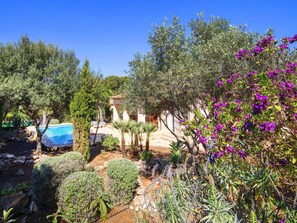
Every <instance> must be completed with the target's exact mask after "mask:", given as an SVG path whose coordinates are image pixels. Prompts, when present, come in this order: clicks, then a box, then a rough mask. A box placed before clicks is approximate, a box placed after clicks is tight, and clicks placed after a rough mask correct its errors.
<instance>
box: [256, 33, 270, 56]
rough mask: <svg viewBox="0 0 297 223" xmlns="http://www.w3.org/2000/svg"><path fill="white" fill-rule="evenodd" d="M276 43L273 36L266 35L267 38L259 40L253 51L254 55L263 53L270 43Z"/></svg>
mask: <svg viewBox="0 0 297 223" xmlns="http://www.w3.org/2000/svg"><path fill="white" fill-rule="evenodd" d="M272 43H274V39H273V36H266V37H265V38H263V39H261V40H260V41H258V42H257V44H256V45H255V46H254V48H253V53H254V55H255V56H256V55H258V54H260V53H262V52H263V51H264V49H265V47H267V46H268V45H271V44H272Z"/></svg>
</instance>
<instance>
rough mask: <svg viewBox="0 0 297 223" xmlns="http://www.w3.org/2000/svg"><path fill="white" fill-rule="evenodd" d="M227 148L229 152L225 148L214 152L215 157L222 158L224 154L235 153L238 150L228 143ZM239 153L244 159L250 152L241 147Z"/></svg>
mask: <svg viewBox="0 0 297 223" xmlns="http://www.w3.org/2000/svg"><path fill="white" fill-rule="evenodd" d="M226 148H227V152H226V151H225V150H221V151H219V152H214V153H213V156H214V158H215V159H218V158H220V157H222V156H224V155H226V154H228V153H230V154H235V152H236V151H235V149H234V148H233V147H231V146H230V145H227V146H226ZM237 153H238V155H239V157H240V158H242V159H245V158H246V157H247V156H248V153H246V152H245V151H243V150H242V149H240V150H239V151H238V152H237Z"/></svg>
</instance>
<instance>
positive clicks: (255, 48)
mask: <svg viewBox="0 0 297 223" xmlns="http://www.w3.org/2000/svg"><path fill="white" fill-rule="evenodd" d="M263 51H264V48H263V47H260V46H257V45H256V46H254V48H253V53H254V55H255V56H257V55H258V54H260V53H262V52H263Z"/></svg>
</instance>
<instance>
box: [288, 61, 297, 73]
mask: <svg viewBox="0 0 297 223" xmlns="http://www.w3.org/2000/svg"><path fill="white" fill-rule="evenodd" d="M296 68H297V63H294V62H289V63H287V67H286V73H287V74H293V73H294V72H295V71H296Z"/></svg>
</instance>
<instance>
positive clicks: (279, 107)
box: [274, 105, 282, 111]
mask: <svg viewBox="0 0 297 223" xmlns="http://www.w3.org/2000/svg"><path fill="white" fill-rule="evenodd" d="M274 107H275V108H276V110H278V111H281V110H282V108H281V106H279V105H275V106H274Z"/></svg>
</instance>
